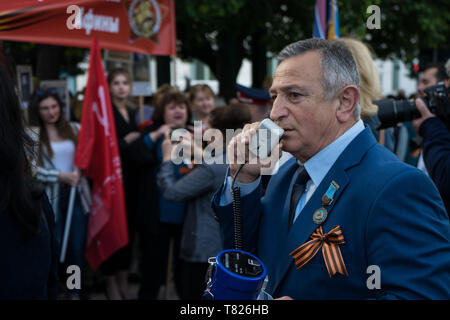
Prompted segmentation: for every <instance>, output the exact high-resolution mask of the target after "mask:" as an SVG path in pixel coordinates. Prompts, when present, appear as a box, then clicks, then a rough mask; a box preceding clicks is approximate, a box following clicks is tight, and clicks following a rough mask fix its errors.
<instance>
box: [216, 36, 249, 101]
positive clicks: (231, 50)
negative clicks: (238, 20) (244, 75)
mask: <svg viewBox="0 0 450 320" xmlns="http://www.w3.org/2000/svg"><path fill="white" fill-rule="evenodd" d="M242 41H243V40H242V39H241V38H240V37H238V36H236V35H235V33H234V32H233V31H230V32H226V33H223V34H221V35H219V50H218V56H217V67H216V70H217V73H216V77H217V80H219V91H220V95H221V96H222V97H224V99H225V101H227V102H228V101H229V100H230V99H231V98H234V97H236V78H237V75H238V73H239V69H240V68H241V65H242V59H243V58H244V52H243V45H242Z"/></svg>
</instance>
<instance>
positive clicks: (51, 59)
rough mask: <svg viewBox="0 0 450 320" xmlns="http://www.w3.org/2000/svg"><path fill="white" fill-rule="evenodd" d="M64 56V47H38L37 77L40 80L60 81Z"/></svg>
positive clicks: (44, 45)
mask: <svg viewBox="0 0 450 320" xmlns="http://www.w3.org/2000/svg"><path fill="white" fill-rule="evenodd" d="M63 55H64V47H61V46H52V45H48V44H40V45H38V57H37V65H36V77H37V78H38V79H39V80H58V79H59V73H60V70H61V63H62V58H63Z"/></svg>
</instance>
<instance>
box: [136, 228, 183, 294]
mask: <svg viewBox="0 0 450 320" xmlns="http://www.w3.org/2000/svg"><path fill="white" fill-rule="evenodd" d="M181 230H182V225H176V224H168V223H160V226H159V228H158V231H157V233H156V234H155V233H152V232H148V231H147V232H146V230H142V231H141V232H140V239H141V243H140V244H141V253H142V256H141V265H140V269H141V272H140V273H141V284H140V288H139V299H140V300H156V299H157V298H158V293H159V289H160V287H161V285H163V284H165V283H166V277H167V266H168V258H169V247H170V242H171V241H173V253H172V266H171V267H172V274H173V280H174V282H175V288H176V290H177V293H178V295H180V293H181V292H182V285H181V270H182V264H181V260H180V259H179V252H180V240H181Z"/></svg>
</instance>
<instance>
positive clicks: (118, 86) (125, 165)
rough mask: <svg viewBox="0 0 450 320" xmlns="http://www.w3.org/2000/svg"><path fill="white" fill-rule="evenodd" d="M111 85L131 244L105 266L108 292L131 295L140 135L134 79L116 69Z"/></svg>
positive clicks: (111, 295)
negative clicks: (136, 152) (133, 103)
mask: <svg viewBox="0 0 450 320" xmlns="http://www.w3.org/2000/svg"><path fill="white" fill-rule="evenodd" d="M108 85H109V91H110V95H111V103H112V105H113V112H114V122H115V125H116V133H117V142H118V145H119V153H120V159H121V165H122V180H123V188H124V193H125V206H126V211H127V223H128V234H129V241H130V242H129V244H128V245H127V246H125V247H124V248H122V249H120V250H118V251H117V252H116V253H114V254H113V255H112V256H111V257H110V258H109V259H108V260H106V261H105V262H104V263H103V264H102V266H101V270H102V272H103V273H104V274H105V275H106V276H107V280H106V294H107V296H108V298H109V299H112V300H122V299H125V300H127V299H130V295H129V290H128V269H129V267H130V263H131V258H132V255H131V253H132V250H131V248H132V244H133V240H134V235H135V230H136V204H137V198H136V197H137V194H138V170H137V166H136V165H135V163H134V161H133V157H132V156H131V150H132V148H133V147H132V145H133V143H134V142H136V140H137V139H138V138H139V136H140V133H139V132H138V128H137V124H136V120H135V119H136V117H135V111H134V110H133V109H132V108H130V107H128V105H127V98H128V96H129V95H130V93H131V79H130V75H129V73H128V72H127V71H126V70H124V69H115V70H112V71H111V72H110V73H109V74H108Z"/></svg>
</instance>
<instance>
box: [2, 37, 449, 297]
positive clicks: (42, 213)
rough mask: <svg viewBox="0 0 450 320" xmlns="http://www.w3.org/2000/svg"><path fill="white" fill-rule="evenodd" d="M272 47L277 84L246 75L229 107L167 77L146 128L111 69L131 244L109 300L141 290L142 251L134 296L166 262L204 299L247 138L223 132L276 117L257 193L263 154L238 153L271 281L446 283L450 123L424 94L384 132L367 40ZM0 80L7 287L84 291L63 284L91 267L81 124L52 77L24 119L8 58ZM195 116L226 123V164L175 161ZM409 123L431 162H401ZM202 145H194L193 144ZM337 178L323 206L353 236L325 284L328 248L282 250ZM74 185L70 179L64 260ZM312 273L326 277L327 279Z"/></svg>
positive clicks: (419, 293) (303, 234)
mask: <svg viewBox="0 0 450 320" xmlns="http://www.w3.org/2000/svg"><path fill="white" fill-rule="evenodd" d="M279 60H280V64H279V67H278V68H277V70H276V72H275V75H274V79H273V83H272V84H271V86H269V87H270V89H269V90H268V91H267V90H259V91H258V90H256V91H252V90H250V91H249V90H247V89H246V88H243V87H241V86H238V88H237V89H238V95H237V97H236V99H232V101H231V102H230V103H229V104H228V105H224V106H217V99H216V96H215V94H214V92H213V90H212V89H211V88H210V87H209V86H208V85H206V84H199V85H195V86H193V87H191V88H188V89H187V90H186V91H185V92H182V91H180V90H179V89H178V88H177V87H174V86H170V85H167V84H166V85H163V86H161V87H160V88H159V89H158V90H157V92H156V93H155V94H154V96H153V99H152V111H153V112H152V114H151V119H147V120H150V121H147V122H146V123H145V125H143V123H141V121H140V120H142V119H141V117H140V116H139V110H138V109H137V108H135V107H133V106H132V105H131V104H130V103H129V98H130V94H131V85H132V82H131V78H130V74H129V73H128V71H127V70H125V69H114V70H109V72H108V78H107V81H108V85H109V93H110V96H111V103H112V108H113V114H114V122H115V127H116V133H117V141H118V146H119V153H120V159H121V168H122V177H123V188H124V193H125V204H126V214H127V226H128V234H129V244H128V245H127V246H125V247H123V248H121V249H120V250H118V251H117V252H115V253H114V254H113V255H112V256H110V257H109V258H108V259H107V260H106V261H105V262H104V263H103V264H102V265H101V267H100V268H99V271H98V272H99V273H100V274H101V275H102V276H103V279H104V288H105V289H104V290H105V295H106V297H107V298H108V299H111V300H129V299H132V298H134V297H133V296H132V294H131V291H130V286H129V280H130V270H131V266H132V263H133V261H137V262H138V264H139V267H138V272H137V275H138V285H139V293H138V297H137V298H139V299H143V300H146V299H152V300H154V299H158V297H159V293H160V290H161V287H162V286H163V285H165V286H167V281H166V280H167V277H168V276H170V275H173V282H174V284H175V289H176V294H177V296H178V297H179V298H180V299H186V300H199V299H201V297H202V294H203V291H204V289H205V285H206V283H205V274H206V272H207V268H208V262H207V261H208V258H209V257H213V256H216V255H217V254H218V253H219V252H220V251H222V250H223V249H227V248H231V247H233V239H232V238H233V237H232V236H231V233H232V230H230V229H229V226H231V225H233V223H231V222H230V221H229V219H231V217H232V214H231V212H230V211H231V204H230V194H227V192H229V188H230V186H229V182H230V180H229V179H228V180H227V176H228V175H231V176H234V174H235V173H236V171H237V168H238V166H237V165H234V164H230V165H228V164H227V163H234V162H233V161H232V160H233V159H228V161H227V154H229V152H227V148H226V146H227V145H228V146H229V147H234V144H236V141H237V138H238V137H235V138H233V139H232V140H231V141H227V140H226V133H225V132H226V129H234V130H236V129H244V131H243V132H242V133H241V134H240V135H239V137H246V138H248V137H249V136H250V135H251V134H252V133H254V131H255V129H256V127H257V125H258V123H259V121H261V120H262V119H264V118H268V117H270V118H271V119H272V120H274V121H275V122H276V123H277V124H278V125H280V126H281V127H282V128H283V129H284V130H285V135H284V136H283V139H282V142H281V143H282V150H283V153H282V158H283V159H284V160H283V163H284V164H283V165H282V167H281V168H280V170H279V172H278V173H276V174H275V175H273V176H263V177H262V178H263V179H262V180H263V181H262V189H264V193H263V194H265V197H264V198H263V200H262V201H260V197H261V192H262V191H261V190H260V187H259V184H260V180H261V179H260V174H259V170H260V167H259V166H258V165H246V166H244V167H243V168H244V169H242V171H241V172H240V174H239V177H237V178H236V183H237V184H239V185H240V187H241V197H242V200H243V211H245V212H247V215H246V216H245V217H244V230H245V231H246V233H245V235H244V236H245V241H244V243H246V248H245V249H246V250H248V251H249V252H253V253H255V254H256V255H257V256H258V257H261V258H262V260H263V261H264V263H265V264H266V265H267V268H268V270H269V286H268V289H267V290H268V292H269V293H270V294H272V295H273V296H274V297H281V296H289V297H292V298H297V299H302V298H306V299H314V298H317V299H323V298H338V299H341V298H374V297H375V298H392V297H395V298H413V299H414V298H417V297H425V298H438V299H439V298H448V297H449V296H450V284H449V281H448V277H449V270H448V265H449V263H450V243H449V232H450V228H449V219H448V213H447V212H448V210H449V208H450V207H449V200H450V194H449V190H450V186H449V180H450V174H449V164H448V159H450V157H448V153H449V152H448V151H449V147H450V139H449V137H448V135H449V134H448V127H447V128H446V126H445V124H444V123H443V122H442V121H441V120H440V119H439V118H438V117H436V116H435V115H434V114H431V113H430V111H429V110H428V108H427V107H426V106H425V105H424V103H423V101H421V100H417V101H416V105H417V108H418V110H419V111H420V112H421V115H422V117H421V118H419V119H417V120H414V121H413V122H412V124H407V123H403V124H398V125H397V126H396V127H393V128H387V129H382V130H379V129H378V127H379V125H380V121H379V118H378V116H377V112H378V107H377V105H376V104H374V103H373V101H375V100H379V99H380V98H382V96H381V86H380V78H379V75H378V73H377V70H376V67H375V64H374V62H373V59H372V53H371V51H370V49H369V48H368V47H367V46H366V45H365V44H363V43H362V42H361V41H359V40H356V39H353V38H340V39H339V40H337V41H333V42H331V41H326V40H320V41H319V40H317V39H309V40H305V41H300V42H298V43H296V44H292V45H290V46H288V47H286V48H285V49H284V50H283V51H282V52H281V54H280V56H279ZM447 69H448V66H447ZM299 70H301V72H300V71H299ZM442 70H444V71H445V69H443V64H442V65H432V66H430V67H429V68H426V69H425V71H424V73H423V76H422V78H421V82H420V86H419V88H418V96H419V97H422V98H423V97H424V91H423V90H424V89H425V88H426V87H428V86H432V85H436V84H437V83H438V82H441V81H444V82H445V85H446V86H447V87H448V85H449V71H448V70H447V71H446V72H444V73H443V72H442ZM0 77H1V79H0V89H1V90H0V95H1V97H0V122H1V124H2V125H1V127H0V154H1V155H2V157H1V158H2V160H1V162H2V165H1V169H0V170H1V171H0V172H1V175H0V189H1V192H0V194H1V198H0V221H1V222H0V246H1V248H2V250H6V252H7V256H8V257H10V258H9V259H7V261H6V262H5V263H1V264H0V282H1V283H2V285H1V286H0V299H55V298H57V292H58V287H59V293H58V294H59V295H58V297H59V298H64V299H80V298H84V297H86V295H84V294H83V293H86V292H83V290H86V287H85V285H84V283H82V286H81V289H80V288H75V289H68V288H67V287H65V282H66V278H67V273H66V268H67V266H69V265H76V266H79V267H80V269H81V270H82V274H84V272H85V270H87V269H88V268H89V266H88V265H87V263H86V261H85V257H84V250H85V241H86V232H87V225H88V219H89V211H90V204H91V201H92V199H91V198H90V181H89V180H88V179H86V177H84V176H83V173H82V172H80V171H79V170H78V169H77V168H76V167H75V165H74V159H75V152H76V148H77V137H78V133H79V131H80V125H79V123H77V122H76V121H74V122H72V121H68V120H67V119H66V118H65V117H64V115H63V108H64V107H68V106H64V103H63V102H62V100H61V98H60V97H59V96H58V94H57V93H56V92H54V91H52V90H51V89H50V90H36V91H35V92H34V94H33V97H32V101H31V103H30V107H29V120H28V122H27V123H23V121H22V116H21V108H20V105H19V102H18V100H17V97H16V96H15V93H14V92H15V91H14V88H13V85H12V83H13V82H12V80H11V78H10V77H9V75H8V74H7V72H6V71H5V69H4V68H3V67H1V66H0ZM322 91H324V92H325V93H322ZM194 121H201V124H202V129H203V130H207V129H211V128H213V129H218V130H219V131H220V132H222V134H223V137H224V145H225V147H224V148H223V149H222V150H215V157H222V158H223V159H224V161H222V162H221V163H213V164H210V163H200V164H198V163H195V164H194V163H192V164H186V163H181V164H175V163H173V161H171V154H172V151H173V149H174V147H175V144H174V143H173V141H172V140H171V137H170V133H171V132H172V131H173V130H175V129H180V128H184V129H187V131H188V132H190V134H192V135H193V130H194V129H193V125H194ZM408 126H409V128H414V130H415V131H414V130H409V129H407V128H408ZM414 133H415V134H416V135H418V136H420V137H422V138H423V140H422V144H421V146H422V147H423V149H422V152H421V153H420V157H416V159H418V166H419V167H421V169H422V170H424V172H425V174H424V173H422V172H420V171H419V170H416V169H413V168H412V166H410V165H406V164H405V163H404V162H408V161H407V155H410V154H411V152H410V150H409V148H410V147H411V141H412V138H411V136H412V135H413V134H414ZM435 139H438V142H436V141H435ZM183 141H184V140H183ZM206 147H207V145H206V144H205V143H204V144H203V145H196V144H195V143H194V144H193V145H192V148H193V150H192V151H193V152H192V154H196V153H201V152H202V150H204V148H206ZM445 152H446V153H445ZM416 161H417V160H416ZM410 164H413V163H410ZM413 165H414V166H415V165H417V163H414V164H413ZM304 171H305V172H306V171H307V176H306V180H305V181H306V182H304V185H305V188H304V189H305V191H304V192H303V197H300V198H299V199H300V200H298V201H299V202H298V205H297V203H295V205H294V207H293V208H289V206H287V208H288V210H287V211H286V210H284V209H285V208H286V207H283V206H284V204H285V202H286V201H288V202H289V201H290V199H291V197H290V195H291V192H292V191H291V190H292V185H293V184H295V183H297V182H295V181H297V180H296V179H297V176H301V172H304ZM428 174H429V177H428V176H427V175H428ZM430 178H431V179H430ZM292 179H293V180H292ZM332 181H333V182H335V183H337V184H339V187H338V188H339V189H340V190H339V191H342V190H343V189H345V188H346V185H347V184H349V185H348V187H347V189H349V190H346V191H345V193H344V194H343V195H342V197H340V193H339V192H338V193H336V196H335V199H334V200H333V199H332V200H333V201H334V203H333V202H332V204H331V206H330V207H326V205H325V204H323V202H322V206H323V207H326V209H327V210H328V214H329V215H330V217H329V218H328V220H326V223H328V222H330V223H332V224H333V225H332V226H335V225H341V226H342V228H343V233H344V236H345V239H346V242H347V243H348V244H347V245H346V246H343V247H342V256H343V260H344V261H345V266H346V271H345V272H346V273H348V274H349V275H350V278H344V277H340V275H337V276H336V279H335V282H333V283H329V282H326V281H327V278H328V274H327V273H326V271H324V270H322V269H323V268H321V267H320V268H319V267H317V264H323V261H321V259H323V258H322V257H321V256H322V255H320V257H319V255H316V256H315V257H314V256H313V257H311V261H310V262H309V263H308V262H306V263H305V264H304V266H303V265H302V268H304V269H302V270H296V265H295V262H296V260H293V259H292V258H291V256H290V255H289V253H290V252H291V251H293V250H294V249H295V248H296V247H297V246H299V245H300V244H301V243H302V242H305V241H306V240H307V238H308V237H309V235H310V234H311V233H312V232H313V231H314V229H315V227H318V225H317V224H312V221H309V220H311V215H312V214H313V213H314V211H315V210H316V209H319V207H320V197H322V195H323V193H324V192H326V191H327V190H326V188H328V186H329V185H330V183H331V182H332ZM432 181H433V182H434V184H433V182H432ZM436 186H437V188H436ZM71 187H76V190H77V192H76V196H75V201H74V206H73V216H72V224H71V231H70V237H69V242H68V247H67V254H66V258H65V261H64V263H63V264H61V263H58V261H57V260H58V259H59V256H60V253H61V246H62V235H63V233H64V226H65V221H66V215H67V208H68V205H69V194H70V190H71ZM324 188H325V189H324ZM414 188H416V189H420V190H414ZM363 190H365V191H363ZM419 191H420V193H419ZM216 192H217V193H216ZM319 193H320V194H319ZM338 197H339V198H338ZM286 199H287V200H286ZM317 201H318V203H319V204H318V205H317V208H316V207H315V206H316V203H317ZM211 202H212V204H213V205H212V204H211ZM286 203H287V202H286ZM336 203H337V204H336ZM444 205H445V206H444ZM280 206H281V207H280ZM445 207H446V209H445ZM350 208H356V209H350ZM331 209H333V212H332V211H331ZM446 210H447V212H446ZM285 211H286V212H285ZM305 211H307V212H308V213H307V214H306V213H305ZM309 212H310V213H309ZM216 215H217V216H216ZM307 215H308V217H307V218H306V216H307ZM297 218H298V220H297ZM306 219H308V221H307V220H306ZM285 220H286V221H285ZM288 221H290V222H289V223H288ZM296 221H300V222H297V223H296ZM285 222H286V223H285ZM322 223H325V222H322ZM312 227H314V228H312ZM291 228H292V229H291ZM329 229H330V228H327V231H328V230H329ZM422 242H426V244H423V243H422ZM285 251H286V252H285ZM339 252H340V251H339ZM281 254H283V255H281ZM308 261H309V260H308ZM368 264H378V265H382V268H383V275H382V277H383V286H385V287H384V288H383V289H384V290H383V291H380V292H379V293H378V292H377V293H375V294H374V295H372V293H370V292H368V291H367V290H366V288H362V287H361V283H364V284H365V280H363V278H364V277H365V276H366V272H365V271H366V269H365V268H364V267H366V266H367V265H368ZM345 266H344V268H345ZM324 268H325V267H324ZM30 270H33V271H30ZM406 270H409V271H408V272H405V271H406ZM168 273H169V274H168ZM347 276H348V275H347ZM330 277H331V275H330ZM58 279H59V280H58ZM319 282H320V283H322V284H324V285H326V286H328V289H327V290H322V289H319V288H318V287H317V283H319ZM300 283H301V285H299V284H300ZM312 288H317V289H316V290H315V291H314V290H313V291H311V290H312ZM166 289H167V288H166Z"/></svg>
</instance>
